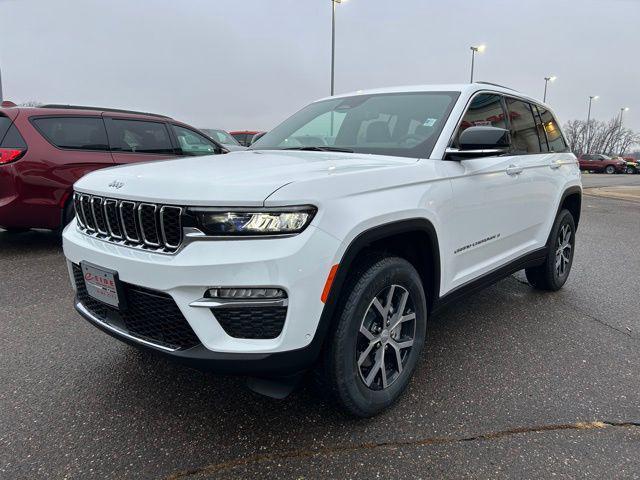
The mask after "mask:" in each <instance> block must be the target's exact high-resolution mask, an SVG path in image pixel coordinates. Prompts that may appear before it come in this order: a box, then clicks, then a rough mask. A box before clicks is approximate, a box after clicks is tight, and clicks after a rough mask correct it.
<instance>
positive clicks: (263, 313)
mask: <svg viewBox="0 0 640 480" xmlns="http://www.w3.org/2000/svg"><path fill="white" fill-rule="evenodd" d="M211 311H212V312H213V315H214V316H215V317H216V320H218V323H220V325H221V326H222V328H223V329H224V331H225V332H226V333H227V335H229V336H231V337H234V338H253V339H270V338H276V337H277V336H278V335H280V333H281V332H282V327H283V326H284V321H285V318H286V316H287V307H238V308H227V307H224V308H220V307H216V308H212V309H211Z"/></svg>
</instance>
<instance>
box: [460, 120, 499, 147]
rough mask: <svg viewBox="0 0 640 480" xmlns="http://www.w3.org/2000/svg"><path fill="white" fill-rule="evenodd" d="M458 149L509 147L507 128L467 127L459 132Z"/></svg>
mask: <svg viewBox="0 0 640 480" xmlns="http://www.w3.org/2000/svg"><path fill="white" fill-rule="evenodd" d="M459 144H460V150H492V149H504V150H508V149H509V148H510V147H511V134H510V133H509V130H506V129H504V128H497V127H481V126H478V127H469V128H467V129H466V130H464V131H463V132H462V133H461V134H460V140H459Z"/></svg>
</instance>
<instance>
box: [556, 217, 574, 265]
mask: <svg viewBox="0 0 640 480" xmlns="http://www.w3.org/2000/svg"><path fill="white" fill-rule="evenodd" d="M572 250H573V235H572V232H571V225H569V224H568V223H565V224H564V225H562V226H561V227H560V231H559V232H558V239H557V240H556V264H555V273H556V277H557V278H564V277H565V276H566V275H568V274H569V268H571V258H572V254H573V251H572Z"/></svg>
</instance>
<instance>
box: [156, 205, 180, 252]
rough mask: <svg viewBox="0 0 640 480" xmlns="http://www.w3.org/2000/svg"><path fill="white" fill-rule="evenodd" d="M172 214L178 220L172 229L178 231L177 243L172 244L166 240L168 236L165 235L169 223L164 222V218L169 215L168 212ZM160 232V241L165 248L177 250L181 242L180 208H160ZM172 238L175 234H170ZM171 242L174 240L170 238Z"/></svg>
mask: <svg viewBox="0 0 640 480" xmlns="http://www.w3.org/2000/svg"><path fill="white" fill-rule="evenodd" d="M172 211H173V212H174V214H177V219H178V222H177V223H178V224H177V225H176V226H173V228H175V229H177V230H178V234H177V236H178V241H177V242H172V241H170V240H169V239H168V234H167V230H168V229H169V225H168V224H169V222H168V221H167V220H166V217H167V216H168V215H169V214H170V212H172ZM160 231H161V233H162V241H163V242H164V244H165V246H166V247H167V248H174V249H175V248H178V247H180V242H181V241H182V234H181V233H182V207H170V206H167V205H165V206H163V207H161V208H160ZM172 236H173V237H175V236H176V234H175V233H173V234H172ZM171 240H174V238H172V239H171Z"/></svg>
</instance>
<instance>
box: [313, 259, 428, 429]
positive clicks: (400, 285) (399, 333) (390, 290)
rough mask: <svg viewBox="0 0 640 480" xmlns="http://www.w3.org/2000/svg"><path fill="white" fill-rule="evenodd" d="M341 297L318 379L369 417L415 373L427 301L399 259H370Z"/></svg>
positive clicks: (418, 281)
mask: <svg viewBox="0 0 640 480" xmlns="http://www.w3.org/2000/svg"><path fill="white" fill-rule="evenodd" d="M344 295H345V297H343V298H344V301H343V302H341V303H340V305H339V306H338V311H337V312H336V315H337V316H338V318H337V320H336V325H335V328H334V329H333V331H332V332H330V333H329V335H328V338H327V339H326V344H325V348H324V351H323V353H322V358H321V362H320V365H319V366H318V368H317V370H316V372H315V376H316V381H317V383H318V385H319V387H320V391H321V392H322V393H323V394H325V395H328V396H329V397H330V398H331V399H332V400H333V401H335V402H336V403H337V404H338V405H339V406H340V407H341V408H342V409H343V410H345V411H346V412H348V413H349V414H351V415H355V416H358V417H370V416H372V415H375V414H377V413H379V412H381V411H382V410H384V409H386V408H388V407H389V406H390V405H392V404H393V403H394V402H395V401H396V400H397V399H398V398H399V397H400V395H401V394H402V393H403V392H404V390H405V389H406V387H407V385H408V383H409V380H410V379H411V376H412V375H413V372H414V370H415V368H416V364H417V362H418V359H419V358H420V353H421V351H422V348H423V345H424V342H425V336H426V326H427V301H426V297H425V293H424V289H423V287H422V281H421V279H420V275H419V274H418V272H417V271H416V269H415V268H414V267H413V266H412V265H411V264H410V263H409V262H407V261H406V260H404V259H402V258H398V257H386V258H379V257H378V258H377V259H375V258H374V259H370V260H369V261H368V262H367V263H365V264H363V265H362V266H361V268H358V269H356V270H355V271H354V273H353V274H352V275H351V277H350V279H349V281H348V282H347V288H346V291H345V293H344ZM394 326H395V327H394Z"/></svg>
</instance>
